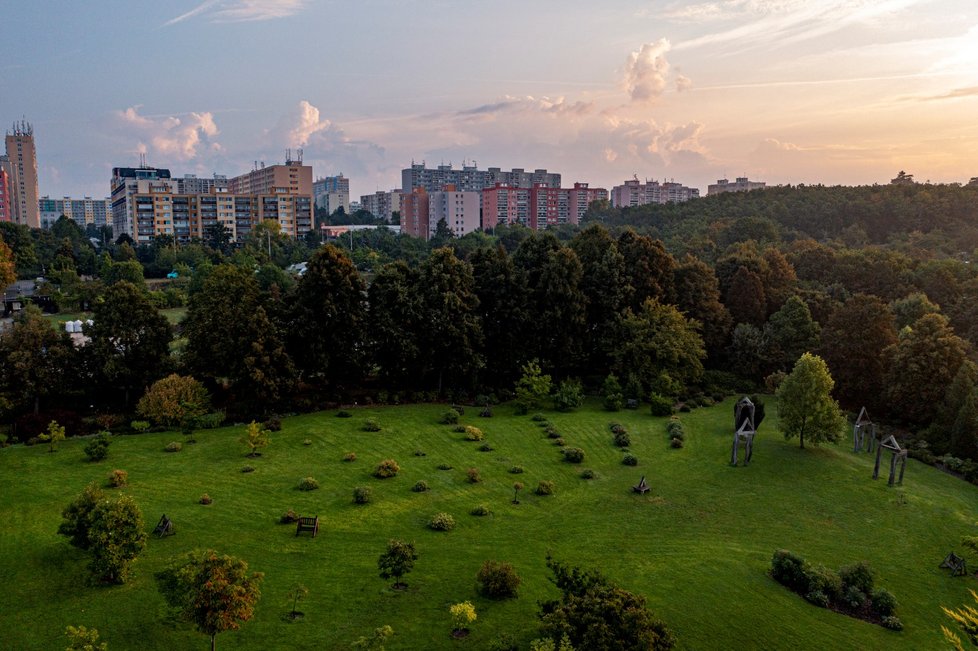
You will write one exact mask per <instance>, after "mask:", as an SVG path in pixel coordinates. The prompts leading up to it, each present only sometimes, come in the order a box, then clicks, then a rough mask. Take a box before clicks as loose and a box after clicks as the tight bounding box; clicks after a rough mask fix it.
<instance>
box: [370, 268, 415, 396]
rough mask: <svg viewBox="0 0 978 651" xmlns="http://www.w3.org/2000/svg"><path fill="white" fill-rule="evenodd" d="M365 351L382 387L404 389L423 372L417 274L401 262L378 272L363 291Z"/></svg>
mask: <svg viewBox="0 0 978 651" xmlns="http://www.w3.org/2000/svg"><path fill="white" fill-rule="evenodd" d="M367 304H368V312H367V313H368V319H367V321H368V323H369V324H370V327H369V329H368V342H369V343H368V348H369V352H370V357H371V359H372V361H373V364H374V365H375V366H376V368H377V373H378V375H379V376H380V378H381V380H382V382H383V384H384V386H386V387H390V388H405V387H408V386H410V385H411V384H412V382H415V381H417V379H418V378H419V377H420V376H421V373H422V372H423V366H424V362H423V361H422V359H421V348H420V337H421V333H422V328H423V325H424V324H423V316H422V306H421V295H420V281H419V278H418V273H417V272H416V271H414V270H413V269H411V268H409V267H408V266H407V265H406V264H405V263H404V262H400V261H399V262H392V263H390V264H386V265H384V266H383V267H381V268H380V271H378V272H377V275H376V277H375V278H374V281H373V282H372V283H370V289H369V290H368V291H367Z"/></svg>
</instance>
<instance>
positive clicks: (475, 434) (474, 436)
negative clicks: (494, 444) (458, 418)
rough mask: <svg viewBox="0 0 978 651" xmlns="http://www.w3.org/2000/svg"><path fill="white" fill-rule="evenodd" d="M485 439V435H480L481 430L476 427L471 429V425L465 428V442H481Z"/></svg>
mask: <svg viewBox="0 0 978 651" xmlns="http://www.w3.org/2000/svg"><path fill="white" fill-rule="evenodd" d="M484 438H486V435H485V434H483V433H482V430H481V429H479V428H478V427H473V426H471V425H466V426H465V440H466V441H481V440H482V439H484Z"/></svg>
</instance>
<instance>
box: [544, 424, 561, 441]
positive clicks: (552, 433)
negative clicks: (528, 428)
mask: <svg viewBox="0 0 978 651" xmlns="http://www.w3.org/2000/svg"><path fill="white" fill-rule="evenodd" d="M543 431H545V432H546V433H547V438H548V439H559V438H560V432H558V431H557V428H556V427H554V426H553V425H547V427H546V428H545V429H544V430H543Z"/></svg>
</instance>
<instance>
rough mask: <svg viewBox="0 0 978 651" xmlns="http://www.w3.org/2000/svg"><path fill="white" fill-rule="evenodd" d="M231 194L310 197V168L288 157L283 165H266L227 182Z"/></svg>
mask: <svg viewBox="0 0 978 651" xmlns="http://www.w3.org/2000/svg"><path fill="white" fill-rule="evenodd" d="M228 191H229V192H230V193H231V194H279V193H285V194H308V195H310V196H312V167H310V166H309V165H303V164H302V160H301V159H300V160H292V159H291V157H289V158H288V159H287V160H286V161H285V164H284V165H268V166H267V167H266V166H265V164H264V163H262V164H261V166H260V167H256V168H255V169H253V170H251V171H250V172H247V173H245V174H241V175H239V176H235V177H233V178H231V179H230V180H229V181H228Z"/></svg>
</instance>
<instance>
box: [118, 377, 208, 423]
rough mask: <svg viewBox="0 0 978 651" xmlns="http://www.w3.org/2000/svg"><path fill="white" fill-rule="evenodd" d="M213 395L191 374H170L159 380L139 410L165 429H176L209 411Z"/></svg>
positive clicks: (142, 401)
mask: <svg viewBox="0 0 978 651" xmlns="http://www.w3.org/2000/svg"><path fill="white" fill-rule="evenodd" d="M210 404H211V396H210V393H208V391H207V389H205V388H204V385H203V384H201V383H200V382H198V381H197V380H196V379H194V378H193V377H191V376H189V375H177V374H176V373H171V374H170V375H168V376H166V377H165V378H162V379H160V380H157V381H156V382H154V383H153V385H152V386H151V387H150V388H149V390H148V391H147V392H146V393H145V395H143V397H142V398H140V399H139V404H138V405H137V407H136V411H137V412H138V413H139V415H140V416H142V417H143V418H148V419H149V420H151V421H153V422H154V423H156V424H157V425H162V426H163V427H176V426H177V425H180V424H182V423H184V422H185V421H187V420H189V419H195V418H200V417H201V416H203V415H204V414H206V413H207V411H208V410H209V409H210Z"/></svg>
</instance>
